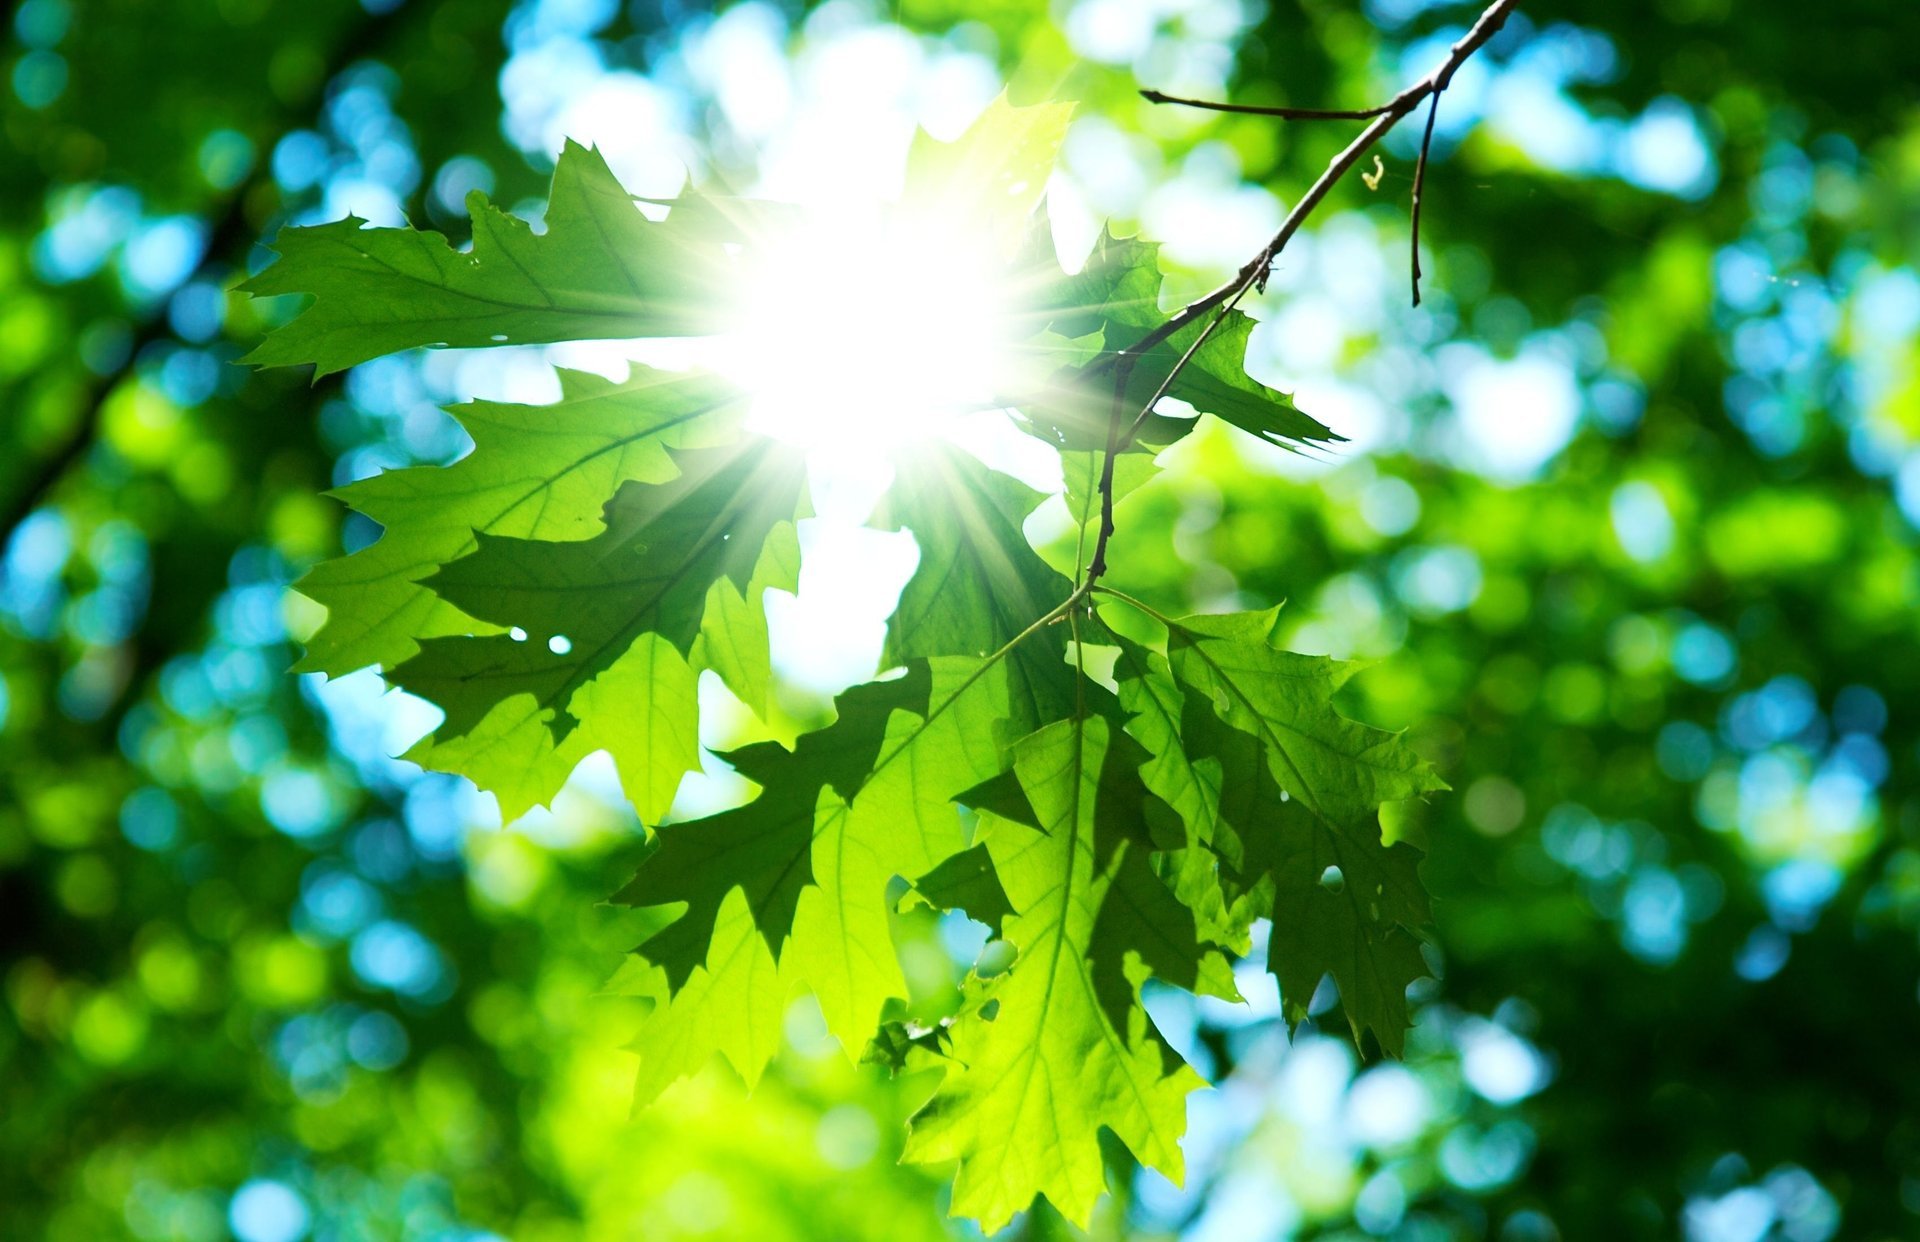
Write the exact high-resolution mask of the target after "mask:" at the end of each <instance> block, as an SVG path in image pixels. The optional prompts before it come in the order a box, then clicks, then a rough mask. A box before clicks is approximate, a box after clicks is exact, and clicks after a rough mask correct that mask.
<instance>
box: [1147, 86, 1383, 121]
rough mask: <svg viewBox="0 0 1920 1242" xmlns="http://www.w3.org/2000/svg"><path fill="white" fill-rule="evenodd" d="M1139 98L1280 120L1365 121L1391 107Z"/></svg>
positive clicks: (1155, 94)
mask: <svg viewBox="0 0 1920 1242" xmlns="http://www.w3.org/2000/svg"><path fill="white" fill-rule="evenodd" d="M1140 98H1142V99H1144V100H1146V101H1147V102H1148V103H1152V104H1179V105H1180V106H1181V107H1183V108H1201V109H1204V110H1205V111H1208V112H1232V113H1237V114H1239V115H1241V116H1274V117H1279V118H1280V119H1281V120H1283V121H1365V120H1369V119H1371V118H1373V117H1376V116H1379V115H1380V114H1382V113H1383V112H1385V111H1386V110H1387V109H1388V108H1390V107H1392V106H1393V105H1392V104H1381V105H1380V106H1379V107H1377V108H1287V107H1281V106H1277V105H1271V104H1235V103H1216V102H1214V101H1213V100H1210V99H1184V98H1182V97H1180V96H1179V95H1169V94H1167V93H1166V92H1165V91H1153V90H1143V91H1141V92H1140Z"/></svg>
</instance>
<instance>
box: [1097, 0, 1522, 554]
mask: <svg viewBox="0 0 1920 1242" xmlns="http://www.w3.org/2000/svg"><path fill="white" fill-rule="evenodd" d="M1518 3H1519V0H1493V3H1492V4H1489V5H1488V6H1487V7H1486V9H1485V10H1483V11H1482V12H1481V14H1480V16H1479V18H1478V19H1477V20H1475V22H1474V23H1473V26H1472V28H1471V29H1469V30H1468V31H1467V33H1466V34H1464V35H1462V36H1461V37H1460V39H1459V41H1458V42H1456V43H1455V44H1454V45H1453V46H1452V47H1451V48H1449V49H1448V50H1447V55H1446V58H1445V59H1444V60H1442V61H1441V62H1440V63H1439V64H1438V65H1435V66H1434V68H1433V70H1432V71H1431V72H1430V73H1428V74H1427V76H1426V77H1424V78H1421V79H1420V80H1419V81H1418V82H1415V83H1413V84H1412V85H1411V86H1409V87H1407V88H1406V89H1405V90H1403V91H1401V92H1400V93H1399V94H1398V95H1395V96H1394V97H1393V98H1392V99H1390V100H1388V101H1387V102H1386V103H1384V104H1382V105H1381V106H1380V107H1379V108H1377V109H1373V110H1370V111H1368V112H1366V113H1365V114H1364V115H1368V116H1372V117H1373V123H1372V124H1370V125H1368V126H1367V127H1366V128H1365V129H1363V130H1361V131H1360V133H1359V135H1358V136H1356V137H1355V138H1354V140H1353V141H1352V142H1350V143H1348V144H1347V145H1346V147H1345V148H1343V149H1342V150H1341V152H1340V153H1339V154H1338V155H1336V156H1334V157H1333V160H1332V162H1331V163H1329V164H1328V165H1327V167H1326V171H1324V172H1322V173H1321V174H1320V176H1319V177H1318V178H1317V179H1316V180H1315V181H1314V183H1313V184H1312V185H1311V186H1308V187H1307V192H1306V193H1305V194H1303V195H1301V197H1300V201H1299V202H1298V203H1295V204H1294V207H1293V210H1292V211H1289V212H1288V213H1287V218H1286V219H1285V220H1283V221H1282V222H1281V224H1280V228H1279V231H1278V232H1276V233H1275V234H1274V235H1273V237H1272V238H1270V239H1269V240H1268V242H1267V244H1266V245H1265V246H1263V247H1262V248H1261V250H1260V253H1258V254H1256V255H1254V256H1253V258H1251V259H1249V260H1248V261H1247V262H1246V264H1245V265H1243V266H1242V267H1241V268H1240V270H1239V271H1237V272H1235V273H1234V274H1233V276H1232V277H1230V278H1229V279H1228V280H1227V281H1226V283H1224V284H1222V285H1221V286H1220V287H1219V288H1217V289H1215V290H1213V291H1212V292H1211V293H1208V294H1207V295H1206V296H1204V297H1201V298H1198V299H1196V300H1194V301H1192V302H1189V303H1187V305H1185V306H1184V307H1182V308H1181V309H1180V310H1178V311H1177V312H1175V313H1174V314H1173V315H1171V316H1169V317H1168V318H1167V320H1166V321H1165V322H1163V323H1162V324H1161V325H1160V326H1159V327H1157V328H1155V329H1154V330H1153V331H1151V332H1149V333H1147V334H1146V335H1145V336H1144V337H1141V338H1140V340H1139V341H1137V342H1136V343H1134V344H1133V345H1130V346H1128V347H1127V348H1126V349H1122V350H1118V351H1116V352H1114V353H1111V354H1106V355H1104V356H1102V357H1101V358H1098V359H1096V360H1095V361H1093V362H1091V363H1089V364H1088V366H1087V368H1086V370H1085V372H1084V374H1086V375H1089V376H1093V375H1099V374H1102V373H1104V372H1106V371H1109V370H1112V371H1116V372H1119V373H1120V374H1121V376H1122V378H1121V379H1120V381H1119V383H1118V385H1117V386H1116V387H1117V391H1119V392H1124V391H1125V388H1126V379H1125V376H1128V375H1131V374H1132V370H1133V367H1134V365H1135V364H1137V363H1138V362H1139V360H1140V359H1141V358H1142V357H1144V356H1145V355H1146V354H1147V353H1149V352H1150V351H1152V350H1154V349H1157V348H1158V347H1160V346H1161V345H1163V344H1165V343H1166V342H1167V341H1168V340H1169V339H1170V338H1172V337H1173V336H1174V335H1175V334H1176V333H1178V332H1179V331H1180V330H1181V329H1182V328H1185V327H1187V326H1188V325H1190V324H1193V323H1195V322H1197V321H1198V320H1200V319H1201V318H1202V317H1203V316H1205V315H1207V314H1209V313H1213V315H1214V320H1213V322H1212V323H1210V324H1208V325H1207V327H1206V328H1205V329H1204V330H1203V331H1202V332H1201V334H1200V336H1199V338H1198V339H1196V340H1195V341H1194V343H1193V344H1192V345H1190V346H1189V347H1188V348H1187V351H1186V353H1185V354H1183V355H1182V356H1181V358H1180V360H1179V362H1177V363H1176V364H1175V365H1174V368H1173V370H1172V371H1170V372H1168V374H1167V378H1166V380H1165V381H1164V382H1162V383H1161V385H1160V388H1159V391H1157V392H1156V393H1155V394H1154V395H1153V398H1152V399H1151V400H1149V401H1148V402H1147V404H1146V406H1145V407H1144V408H1143V409H1142V410H1141V411H1140V413H1139V414H1138V415H1136V416H1135V418H1134V420H1133V423H1132V425H1131V427H1130V428H1129V429H1128V430H1127V433H1126V434H1125V435H1124V436H1123V435H1122V434H1120V419H1121V418H1122V417H1123V414H1124V410H1123V406H1122V404H1121V402H1120V401H1118V400H1116V401H1115V402H1114V410H1113V414H1112V420H1111V426H1110V427H1109V429H1108V436H1107V457H1106V462H1105V464H1104V465H1103V466H1102V468H1101V472H1100V540H1099V542H1098V544H1097V545H1096V546H1095V549H1094V557H1093V560H1092V561H1091V562H1090V563H1089V564H1088V566H1087V582H1088V583H1089V584H1091V583H1094V582H1096V581H1098V579H1099V577H1100V575H1101V574H1102V573H1104V572H1105V571H1106V545H1107V540H1108V538H1109V537H1110V536H1111V534H1112V533H1113V458H1114V456H1115V454H1117V453H1120V452H1124V451H1125V449H1126V447H1127V446H1128V445H1129V444H1130V443H1131V442H1132V437H1133V435H1134V434H1135V433H1137V431H1138V429H1139V427H1140V425H1141V424H1142V423H1144V422H1145V421H1146V418H1147V415H1148V414H1149V413H1151V412H1152V410H1153V407H1154V405H1155V404H1156V403H1158V402H1159V400H1160V399H1161V398H1162V397H1164V396H1165V395H1166V394H1167V391H1168V390H1169V389H1170V388H1171V387H1172V386H1173V381H1174V380H1175V378H1177V377H1178V376H1179V374H1180V371H1181V370H1182V369H1183V368H1184V367H1185V366H1186V365H1187V364H1188V363H1189V362H1190V361H1192V359H1193V356H1194V353H1195V352H1196V351H1197V350H1198V349H1199V348H1200V345H1201V342H1203V341H1205V340H1206V338H1207V336H1208V335H1209V334H1210V333H1211V332H1212V331H1213V330H1214V328H1216V327H1218V326H1219V324H1220V323H1221V321H1223V320H1224V319H1225V318H1226V315H1227V312H1228V311H1230V310H1232V309H1233V307H1234V306H1235V305H1237V304H1238V303H1239V301H1240V299H1241V298H1243V297H1245V296H1246V294H1247V291H1248V290H1249V289H1256V288H1263V287H1264V286H1265V285H1266V281H1267V276H1268V274H1269V273H1270V272H1271V270H1272V267H1273V261H1274V260H1275V259H1276V258H1278V257H1279V255H1280V252H1281V251H1282V250H1284V249H1286V246H1287V243H1288V242H1290V241H1292V240H1293V236H1294V234H1296V233H1298V232H1299V231H1300V227H1301V226H1302V225H1303V224H1305V223H1306V221H1307V217H1309V216H1311V215H1312V214H1313V213H1314V210H1315V209H1316V208H1318V207H1319V206H1320V204H1321V202H1322V201H1323V200H1324V199H1325V198H1326V196H1327V194H1328V192H1329V191H1331V190H1332V189H1333V187H1334V186H1335V185H1336V184H1338V183H1339V181H1340V179H1341V178H1342V177H1344V176H1346V175H1347V173H1348V172H1350V171H1352V169H1353V166H1354V165H1355V164H1357V163H1359V162H1360V160H1361V157H1363V156H1364V155H1366V153H1367V152H1368V151H1369V150H1371V149H1372V148H1373V145H1374V144H1375V143H1377V142H1379V141H1380V139H1381V138H1383V137H1385V136H1386V133H1387V131H1388V130H1390V129H1392V128H1393V127H1394V126H1395V125H1397V124H1399V123H1400V121H1401V120H1402V119H1403V118H1404V117H1406V116H1407V115H1408V114H1409V113H1411V112H1412V111H1413V110H1414V109H1415V108H1417V107H1419V106H1420V104H1421V103H1422V102H1423V101H1425V100H1427V99H1429V98H1433V99H1436V100H1437V98H1438V96H1439V94H1440V92H1442V91H1444V90H1446V89H1447V86H1448V85H1449V84H1450V83H1451V82H1452V81H1453V75H1454V74H1455V73H1456V72H1457V71H1458V70H1459V68H1460V66H1461V65H1463V64H1465V63H1466V62H1467V60H1468V59H1469V58H1470V57H1472V56H1473V54H1474V53H1475V52H1477V51H1479V50H1480V49H1481V48H1483V47H1485V46H1486V45H1487V43H1488V42H1489V41H1490V40H1491V39H1492V38H1493V36H1494V35H1496V34H1498V33H1500V30H1501V28H1502V27H1504V26H1505V25H1506V24H1507V18H1508V17H1509V16H1511V15H1512V13H1513V10H1514V8H1515V6H1516V5H1518ZM1142 93H1143V94H1146V95H1147V97H1148V98H1149V99H1153V98H1154V96H1155V95H1158V94H1159V93H1158V92H1151V93H1149V92H1142ZM1163 98H1166V99H1167V101H1168V102H1175V103H1193V101H1188V100H1175V99H1172V98H1171V97H1170V96H1169V97H1163ZM1155 102H1159V100H1157V99H1156V100H1155ZM1193 106H1210V105H1205V104H1198V103H1193ZM1217 110H1221V111H1239V110H1241V109H1239V108H1237V107H1232V106H1222V107H1219V108H1217ZM1286 111H1288V112H1296V113H1297V112H1299V111H1300V110H1297V109H1288V110H1286ZM1269 115H1283V113H1270V114H1269ZM1306 115H1317V114H1314V113H1312V111H1311V110H1308V112H1307V113H1306ZM1432 129H1433V114H1432V113H1431V112H1429V114H1428V117H1427V131H1428V138H1427V141H1428V142H1431V140H1432ZM1425 147H1426V144H1425V143H1423V144H1422V149H1421V151H1422V155H1421V168H1420V170H1419V171H1418V172H1417V173H1416V177H1418V176H1422V175H1424V171H1425V164H1426V159H1425ZM1417 194H1418V190H1417V187H1416V202H1417ZM1416 244H1417V243H1416ZM1417 266H1418V260H1417V259H1416V271H1417ZM1415 279H1416V281H1417V280H1418V276H1417V275H1416V277H1415Z"/></svg>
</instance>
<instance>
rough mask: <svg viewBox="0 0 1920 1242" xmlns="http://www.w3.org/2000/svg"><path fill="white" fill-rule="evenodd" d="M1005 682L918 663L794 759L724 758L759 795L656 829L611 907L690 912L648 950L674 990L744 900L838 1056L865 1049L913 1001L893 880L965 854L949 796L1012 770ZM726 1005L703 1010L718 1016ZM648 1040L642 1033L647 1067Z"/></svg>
mask: <svg viewBox="0 0 1920 1242" xmlns="http://www.w3.org/2000/svg"><path fill="white" fill-rule="evenodd" d="M1006 680H1007V679H1006V670H1005V667H1004V664H1003V663H1002V662H1001V661H987V660H977V659H965V658H957V657H938V658H934V659H931V660H922V661H916V662H915V663H914V665H913V666H911V667H910V668H909V669H908V671H907V673H906V675H905V676H903V677H898V678H893V679H889V680H882V681H877V682H869V683H866V684H865V685H861V686H856V687H854V688H853V689H852V690H849V691H847V692H846V693H844V694H842V695H841V696H840V697H839V699H838V700H836V705H837V708H838V711H839V715H838V717H837V719H836V720H835V721H834V723H833V724H831V725H829V726H827V727H826V728H824V729H819V730H815V731H813V732H810V733H806V734H803V735H802V736H801V737H800V739H799V741H798V742H797V744H796V746H795V748H794V749H793V750H792V751H788V750H787V749H786V748H784V747H782V746H780V745H778V744H777V743H770V742H769V743H759V744H757V745H755V746H751V747H746V748H743V749H741V750H737V751H734V752H731V753H730V754H729V755H727V756H726V758H727V759H728V760H729V761H730V762H732V763H733V764H734V766H735V767H736V768H737V769H738V770H739V771H740V772H741V773H742V774H744V775H745V776H747V777H748V778H749V779H750V780H753V781H754V782H756V783H757V784H760V785H761V786H762V790H761V793H760V794H759V796H758V797H756V798H755V799H754V800H753V801H752V802H750V803H748V804H746V805H745V806H743V807H739V808H736V809H734V810H730V811H724V812H721V813H720V814H718V815H714V816H709V817H707V818H705V819H701V820H695V821H691V822H689V823H683V824H670V825H667V826H665V827H663V828H661V829H659V830H658V835H657V840H658V843H659V845H658V849H657V850H656V852H655V853H654V854H653V855H652V856H651V857H650V858H649V859H647V860H646V862H644V863H643V864H642V865H641V868H640V871H639V874H638V875H637V876H636V877H635V878H634V880H633V882H632V883H631V884H629V885H628V886H627V887H626V888H625V889H623V890H622V891H621V892H620V893H619V894H618V895H617V896H616V898H615V900H616V901H619V902H622V903H624V904H628V905H636V906H673V905H684V907H685V910H684V913H682V914H680V915H679V917H678V918H676V919H675V920H674V921H673V922H671V923H669V924H667V925H666V926H665V927H664V928H662V929H660V930H659V931H657V932H656V933H655V934H654V935H653V936H652V937H650V938H649V939H648V940H646V941H645V942H643V943H642V944H641V946H640V948H639V952H640V954H641V955H642V956H643V957H644V958H646V959H647V960H648V961H650V962H652V963H654V964H655V965H656V966H658V967H659V968H660V969H661V970H662V972H663V974H664V976H665V980H666V984H667V986H668V987H669V988H671V989H682V988H685V987H686V986H688V984H689V981H691V980H693V979H695V978H696V977H697V975H698V971H699V970H700V969H701V968H703V967H705V966H706V965H707V964H708V963H709V962H710V960H711V957H712V953H713V951H714V946H715V945H716V944H717V943H718V942H719V937H720V935H721V932H722V930H723V929H722V924H721V921H720V920H721V914H722V912H723V911H724V910H725V909H727V908H728V904H727V903H728V902H730V901H734V900H735V899H736V897H737V898H739V899H740V900H741V901H743V902H744V905H743V906H741V907H740V908H741V910H742V912H743V914H744V916H745V918H746V919H747V920H748V922H749V923H750V924H751V925H752V926H753V927H754V928H755V929H757V931H758V933H759V935H760V937H761V940H762V942H763V945H764V947H765V949H766V950H767V952H768V953H769V955H770V960H774V961H775V962H776V963H777V965H778V966H779V968H780V970H781V971H782V973H783V977H784V978H787V979H789V980H791V981H792V982H793V983H794V984H795V985H796V986H800V985H803V986H805V987H806V988H807V989H808V990H810V991H811V992H812V993H813V994H814V996H815V997H816V998H817V999H818V1000H819V1002H820V1007H821V1011H822V1013H823V1014H824V1015H825V1017H826V1019H827V1024H828V1029H829V1030H831V1031H832V1032H833V1034H834V1035H835V1037H836V1038H838V1039H839V1040H840V1041H841V1043H842V1044H843V1046H845V1047H847V1048H848V1049H849V1050H858V1049H860V1048H861V1047H863V1046H864V1045H865V1044H866V1043H867V1041H868V1040H870V1039H871V1038H872V1036H873V1033H874V1030H875V1027H876V1025H877V1024H878V1022H879V1020H880V1012H881V1009H882V1007H883V1005H884V1004H885V1003H886V1001H887V1000H888V999H890V998H894V997H904V996H905V995H906V982H905V979H904V977H903V976H902V974H901V971H900V966H899V962H898V960H897V958H896V957H895V956H894V949H893V942H892V933H891V930H890V926H889V908H888V900H887V888H888V885H889V883H890V882H891V881H892V880H893V879H894V877H896V876H899V877H903V878H910V877H913V876H917V875H922V874H925V873H926V872H928V871H930V870H932V869H934V868H935V867H937V866H939V865H940V864H941V863H942V862H943V861H945V860H946V859H948V858H949V857H951V856H952V855H954V854H957V853H959V852H960V851H961V850H962V849H963V848H964V846H965V841H964V840H963V834H962V825H961V820H960V812H959V809H958V807H957V806H956V805H955V804H954V797H955V795H957V794H959V793H961V792H962V791H964V790H967V789H969V788H971V787H973V786H975V785H977V784H979V783H980V781H981V780H983V779H985V778H986V777H987V776H990V775H991V774H992V773H994V772H996V771H999V770H1000V769H1001V768H1002V767H1003V766H1004V762H1005V760H1004V756H1003V751H1002V748H1001V746H1000V745H999V744H998V743H997V742H996V741H995V740H994V739H995V738H996V736H997V734H998V732H999V728H998V726H999V722H1000V721H1002V720H1004V719H1005V717H1006V713H1007V700H1006V695H1007V688H1006ZM725 1001H726V998H725V997H724V995H720V994H714V995H712V996H711V997H709V999H707V1000H706V1001H704V1002H702V1003H703V1004H705V1005H706V1006H707V1007H708V1008H709V1009H714V1010H715V1012H714V1013H712V1014H710V1015H709V1016H710V1018H711V1019H712V1020H714V1021H721V1020H725V1015H724V1004H725ZM675 1004H678V1001H677V1000H676V1001H675ZM716 1007H717V1008H716ZM663 1029H677V1028H673V1027H669V1028H663ZM648 1040H649V1036H648V1035H647V1034H646V1032H645V1031H643V1032H642V1036H641V1044H640V1049H641V1052H642V1056H643V1057H646V1056H649V1055H650V1054H649V1053H648V1051H647V1049H648V1046H649V1045H648ZM649 1072H650V1071H649Z"/></svg>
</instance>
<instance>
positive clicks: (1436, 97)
mask: <svg viewBox="0 0 1920 1242" xmlns="http://www.w3.org/2000/svg"><path fill="white" fill-rule="evenodd" d="M1439 115H1440V92H1439V91H1435V92H1434V93H1433V95H1432V102H1430V103H1428V104H1427V132H1426V133H1424V134H1422V135H1421V136H1420V159H1419V162H1418V163H1416V164H1415V165H1414V166H1413V226H1412V227H1411V228H1410V229H1408V231H1407V232H1408V236H1409V237H1410V238H1411V240H1412V248H1413V304H1414V305H1415V306H1418V305H1420V192H1421V191H1422V190H1424V189H1425V188H1426V186H1427V150H1428V148H1430V147H1432V146H1433V119H1434V118H1435V117H1437V116H1439Z"/></svg>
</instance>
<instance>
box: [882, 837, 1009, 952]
mask: <svg viewBox="0 0 1920 1242" xmlns="http://www.w3.org/2000/svg"><path fill="white" fill-rule="evenodd" d="M914 897H918V898H920V899H921V900H924V901H925V902H926V903H927V904H928V905H930V906H932V907H933V908H934V909H936V910H959V911H961V912H962V913H964V914H965V915H966V916H967V917H968V918H970V919H972V920H973V921H974V922H976V923H984V924H985V925H986V926H988V927H990V928H992V929H993V930H994V931H995V932H996V933H998V932H999V931H1000V930H1001V928H1002V927H1003V926H1004V925H1005V924H1006V921H1007V919H1008V917H1009V916H1011V915H1012V914H1013V902H1012V901H1011V900H1009V899H1008V897H1007V890H1006V889H1004V888H1002V887H1000V875H999V873H998V872H996V871H995V870H994V869H993V855H992V854H991V853H990V852H988V850H987V847H986V846H984V845H975V846H970V847H968V848H967V849H964V850H962V851H960V852H959V853H958V854H954V855H952V856H950V857H949V858H947V859H946V860H945V861H944V862H942V863H941V864H940V865H939V866H937V867H935V868H934V869H933V870H931V871H929V872H927V873H926V874H925V875H923V876H921V877H920V878H919V879H917V880H915V881H914V882H913V894H912V895H911V896H909V897H908V898H905V899H904V900H909V901H910V900H912V899H913V898H914Z"/></svg>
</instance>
